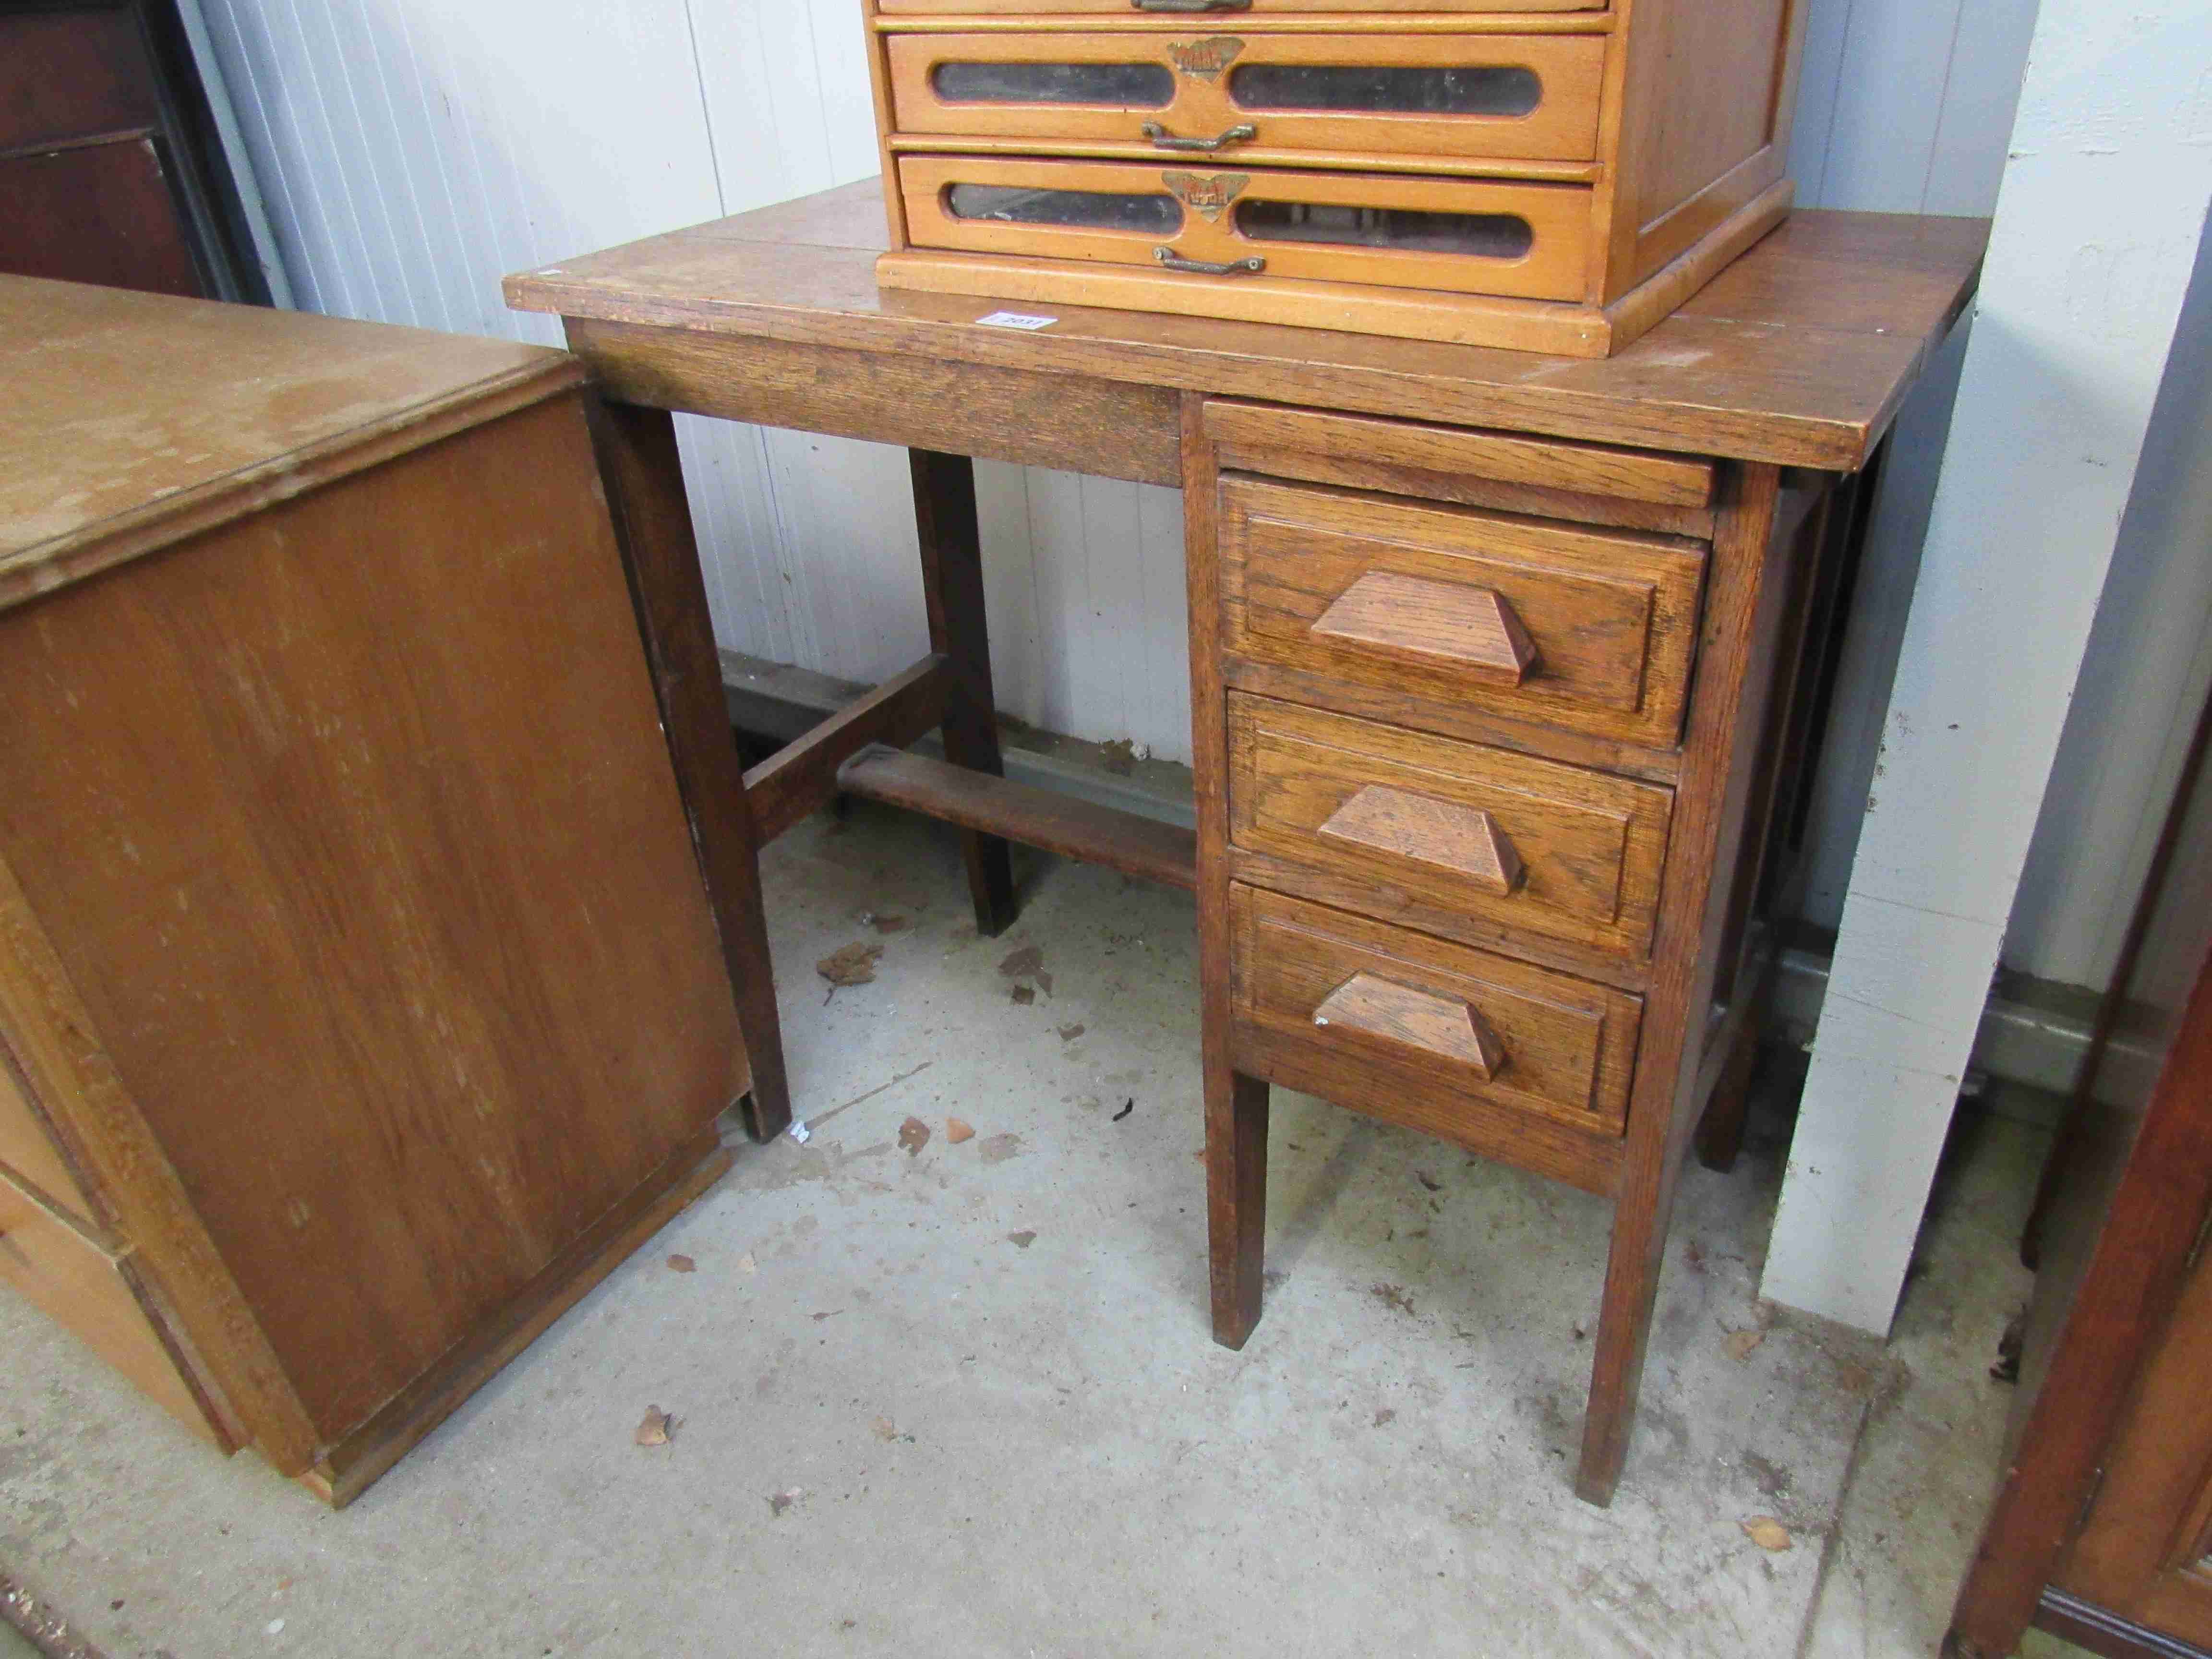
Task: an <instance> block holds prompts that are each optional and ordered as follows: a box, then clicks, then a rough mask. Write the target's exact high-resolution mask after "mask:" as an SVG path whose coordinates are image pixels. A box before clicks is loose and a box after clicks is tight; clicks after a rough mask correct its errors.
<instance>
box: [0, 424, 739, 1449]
mask: <svg viewBox="0 0 2212 1659" xmlns="http://www.w3.org/2000/svg"><path fill="white" fill-rule="evenodd" d="M0 730H4V731H5V732H7V734H8V736H7V740H6V742H5V743H0V856H4V857H5V859H6V860H8V861H9V863H10V864H12V866H14V868H15V871H16V872H17V875H18V878H19V879H20V880H21V884H22V887H23V890H24V892H25V894H26V895H27V898H28V900H29V902H30V904H31V906H32V908H33V909H34V910H35V911H36V912H37V914H38V915H39V916H40V919H41V921H43V922H44V924H45V927H46V932H47V933H48V935H49V936H50V937H51V939H52V941H53V946H54V949H55V951H57V953H58V956H59V957H61V959H62V962H63V964H64V967H65V969H66V971H67V973H68V975H69V976H70V980H71V981H73V982H74V984H75V985H76V987H77V989H78V991H79V993H80V994H82V998H83V1000H84V1002H85V1004H86V1005H87V1006H88V1010H89V1012H90V1017H91V1018H92V1020H93V1021H94V1024H95V1025H96V1026H97V1027H98V1029H99V1030H101V1032H102V1033H103V1034H104V1035H105V1036H106V1039H107V1044H106V1046H107V1048H108V1051H109V1054H110V1055H111V1057H112V1061H113V1063H114V1066H115V1067H116V1068H117V1070H118V1073H120V1074H121V1078H122V1080H123V1082H124V1084H125V1085H126V1086H127V1087H128V1088H129V1090H130V1091H131V1095H132V1096H133V1097H135V1098H136V1099H137V1101H138V1103H140V1109H141V1110H142V1111H143V1115H144V1117H145V1119H146V1121H147V1122H148V1124H149V1127H150V1128H151V1130H152V1132H153V1134H154V1135H155V1138H156V1139H158V1141H159V1143H160V1145H161V1150H162V1152H164V1153H165V1154H166V1156H167V1160H168V1161H169V1163H170V1164H173V1166H174V1168H175V1170H176V1171H177V1174H178V1176H179V1178H180V1179H181V1181H182V1183H183V1185H184V1188H185V1190H186V1192H187V1193H188V1194H190V1197H191V1202H192V1205H193V1206H194V1207H195V1209H196V1210H197V1212H198V1214H199V1216H200V1218H202V1219H203V1220H204V1224H205V1226H206V1228H207V1231H208V1233H209V1234H210V1236H211V1237H212V1239H213V1241H214V1243H215V1246H216V1249H217V1251H218V1252H219V1253H220V1255H221V1256H222V1260H223V1262H224V1264H225V1266H226V1267H227V1268H228V1270H229V1272H230V1273H231V1274H232V1275H233V1276H234V1278H235V1279H236V1280H237V1282H238V1285H239V1286H240V1289H241V1290H242V1291H243V1292H244V1295H245V1297H246V1302H247V1303H248V1304H250V1305H251V1306H252V1309H253V1310H254V1312H255V1315H256V1318H257V1321H258V1324H259V1325H260V1327H261V1328H262V1329H263V1330H264V1331H265V1333H266V1334H267V1339H268V1341H269V1343H270V1346H271V1347H272V1348H273V1349H274V1350H275V1352H276V1355H277V1357H278V1358H279V1359H280V1360H281V1362H282V1364H283V1369H284V1370H285V1371H286V1372H287V1373H288V1374H289V1376H290V1378H291V1379H292V1381H293V1383H294V1384H295V1387H296V1389H298V1392H299V1394H300V1395H301V1398H302V1400H303V1401H305V1403H306V1406H307V1411H308V1414H309V1416H310V1417H311V1418H312V1419H313V1423H314V1425H315V1426H316V1429H317V1431H318V1432H319V1434H320V1436H321V1437H324V1438H325V1440H326V1441H327V1440H331V1439H335V1438H337V1437H339V1436H341V1435H342V1434H343V1432H344V1431H347V1430H349V1428H351V1427H352V1426H354V1425H356V1424H358V1423H359V1422H360V1421H361V1420H362V1419H364V1418H366V1417H367V1416H368V1414H369V1413H372V1412H374V1410H375V1409H376V1408H377V1407H380V1406H381V1405H382V1404H384V1403H385V1402H386V1401H388V1400H389V1399H391V1398H392V1396H393V1395H396V1394H397V1393H398V1391H399V1390H400V1389H402V1388H404V1386H405V1385H406V1384H407V1383H410V1381H411V1380H412V1379H414V1378H415V1377H416V1376H417V1375H418V1374H419V1373H421V1372H422V1370H425V1369H426V1368H428V1366H429V1365H431V1364H433V1363H434V1362H435V1360H437V1359H438V1358H439V1357H440V1356H441V1354H443V1353H445V1352H447V1350H449V1349H451V1348H452V1347H453V1346H454V1345H455V1344H456V1343H458V1342H459V1341H461V1340H464V1339H465V1338H466V1337H467V1336H468V1334H470V1333H471V1330H472V1329H474V1328H476V1327H477V1324H478V1323H479V1322H482V1321H483V1320H484V1319H485V1318H487V1317H489V1316H492V1315H493V1314H494V1313H495V1312H496V1310H498V1309H499V1308H500V1307H501V1304H503V1303H505V1302H506V1301H507V1299H508V1298H510V1297H513V1295H514V1294H515V1293H516V1292H517V1291H519V1290H520V1287H522V1286H523V1285H526V1284H527V1283H528V1282H529V1281H530V1280H531V1279H532V1276H533V1275H534V1274H536V1273H538V1272H539V1271H540V1270H541V1269H542V1268H543V1267H544V1266H545V1265H546V1263H547V1262H549V1261H551V1260H552V1259H553V1258H554V1257H555V1256H556V1255H557V1254H558V1253H559V1252H560V1251H561V1249H562V1248H563V1247H564V1246H565V1245H566V1244H568V1243H569V1242H570V1241H571V1240H572V1239H574V1237H576V1236H577V1235H578V1234H580V1232H582V1231H584V1230H585V1229H586V1228H587V1227H588V1226H590V1225H591V1224H592V1222H594V1221H595V1220H597V1219H598V1218H599V1217H601V1216H602V1215H604V1214H605V1213H606V1212H608V1211H609V1210H611V1208H613V1207H614V1206H616V1205H617V1203H618V1202H619V1201H620V1200H622V1199H623V1197H624V1196H625V1195H626V1194H629V1193H630V1192H631V1191H632V1190H633V1189H634V1188H636V1187H638V1186H639V1185H640V1184H641V1182H645V1181H646V1180H647V1178H648V1177H649V1176H652V1175H653V1172H654V1171H655V1170H657V1169H659V1167H660V1165H661V1164H664V1163H665V1160H666V1159H667V1158H669V1156H670V1155H671V1152H673V1151H674V1149H676V1148H677V1147H678V1146H682V1145H684V1143H686V1142H687V1141H689V1140H690V1139H693V1138H694V1137H696V1135H697V1134H698V1133H700V1131H701V1128H702V1126H703V1125H705V1124H707V1123H708V1122H710V1121H712V1120H713V1119H714V1116H715V1115H717V1114H718V1113H719V1112H720V1110H721V1109H723V1108H724V1107H725V1106H726V1105H727V1103H729V1100H730V1098H731V1096H732V1091H733V1090H734V1089H739V1088H742V1087H743V1086H744V1072H743V1064H742V1056H741V1054H740V1053H739V1049H738V1036H737V1032H736V1023H735V1013H734V1008H733V1005H732V999H731V994H730V990H729V986H728V982H727V980H726V976H725V975H724V972H723V969H722V966H721V962H720V955H719V951H718V948H717V945H716V941H715V936H714V927H713V922H712V920H711V918H710V916H709V915H708V911H707V908H706V904H705V900H704V896H703V895H702V891H701V888H700V883H699V878H698V872H697V869H696V865H695V863H694V861H693V858H692V854H691V848H690V842H689V838H688V836H687V833H686V830H685V825H684V816H683V809H682V806H681V805H680V803H679V802H678V799H677V794H676V790H675V785H674V782H673V781H672V779H671V776H670V775H669V767H668V760H667V754H666V750H665V745H664V744H663V742H662V739H661V736H660V732H659V724H658V720H657V718H656V715H655V713H654V706H653V696H652V692H651V688H650V684H649V682H648V680H647V675H646V671H645V667H644V663H643V659H642V655H641V649H640V647H639V644H638V641H637V636H636V634H635V624H634V622H633V619H632V612H631V607H630V602H629V594H628V592H627V590H626V587H625V585H624V580H623V574H622V570H621V568H620V565H619V563H618V562H617V554H616V550H615V546H614V543H613V538H612V532H611V528H610V526H609V523H608V519H607V513H606V507H605V503H604V501H603V498H602V496H601V495H600V491H599V483H598V478H597V476H596V472H595V470H594V465H593V461H592V451H591V448H590V444H589V441H588V437H587V435H586V430H585V427H584V423H583V420H582V416H581V413H580V410H579V408H578V406H577V404H576V403H575V401H574V398H562V399H561V400H559V401H557V402H555V403H550V404H543V405H540V406H539V407H538V408H535V409H532V410H526V411H524V412H522V413H520V414H516V415H513V416H507V418H505V419H503V420H501V421H498V422H495V423H493V424H491V425H489V426H486V427H483V428H478V429H477V430H475V431H472V432H468V433H465V434H463V435H459V436H458V437H455V438H453V439H449V440H447V441H445V442H443V443H441V444H439V445H435V446H434V447H430V448H428V449H425V450H422V451H419V452H416V453H413V454H411V455H409V456H407V457H404V458H403V459H400V460H398V461H395V462H392V463H389V464H387V465H384V466H381V467H379V468H376V469H374V470H373V471H368V472H366V473H362V474H360V475H357V476H356V477H352V478H349V479H348V480H346V481H344V482H343V483H340V484H337V485H335V486H332V487H331V488H329V489H324V490H321V491H319V492H316V493H313V494H311V495H306V496H303V497H301V498H300V499H298V500H296V501H292V502H289V503H287V504H285V505H284V506H283V507H278V508H276V509H273V510H271V511H270V512H268V513H264V514H262V515H260V516H259V517H258V518H256V519H253V520H246V521H241V522H240V523H237V524H234V525H231V526H226V527H225V528H223V529H222V530H219V531H216V532H210V533H209V534H208V535H205V536H203V537H200V538H197V539H195V540H193V541H191V542H187V543H185V544H182V545H180V546H179V547H177V548H175V549H173V550H170V551H168V552H167V553H166V554H163V555H160V556H154V557H150V558H148V559H145V560H142V561H140V562H137V563H135V564H132V565H131V566H129V567H127V568H123V569H120V570H118V571H115V572H112V573H111V574H108V575H106V576H104V577H100V578H97V579H94V580H90V581H88V582H85V583H83V584H81V585H79V586H76V587H73V588H71V589H69V590H67V591H66V592H62V593H60V594H58V595H56V596H54V597H53V598H52V599H49V600H46V601H43V602H41V603H39V604H35V605H28V606H26V607H24V608H23V609H21V610H20V611H15V612H13V613H10V614H9V616H8V617H5V618H0Z"/></svg>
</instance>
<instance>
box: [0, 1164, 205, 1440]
mask: <svg viewBox="0 0 2212 1659" xmlns="http://www.w3.org/2000/svg"><path fill="white" fill-rule="evenodd" d="M128 1271H129V1270H128V1269H127V1268H125V1267H124V1266H123V1265H122V1264H121V1263H119V1262H118V1261H115V1260H114V1259H112V1258H111V1257H110V1256H108V1255H106V1254H105V1253H104V1252H102V1251H101V1250H100V1249H97V1248H95V1247H94V1245H93V1244H92V1243H91V1242H90V1241H89V1240H88V1239H87V1238H85V1237H83V1235H82V1234H80V1233H79V1232H77V1231H76V1230H75V1229H74V1228H72V1227H70V1226H69V1225H67V1224H65V1223H64V1222H62V1221H59V1220H58V1219H56V1218H54V1217H53V1216H51V1215H49V1214H47V1213H46V1211H45V1210H44V1209H42V1208H41V1207H40V1206H39V1205H38V1204H37V1203H35V1202H33V1200H31V1199H30V1198H28V1197H27V1196H26V1195H25V1194H23V1193H21V1191H19V1190H18V1189H17V1188H15V1185H14V1184H13V1183H12V1182H9V1181H8V1180H7V1179H6V1178H5V1177H4V1176H0V1283H4V1284H6V1285H10V1286H12V1287H13V1288H14V1289H15V1291H17V1292H18V1293H19V1294H21V1296H23V1297H26V1298H27V1300H29V1301H30V1302H31V1303H32V1304H34V1305H35V1306H37V1307H39V1308H40V1309H41V1310H44V1311H45V1312H46V1314H47V1315H48V1316H50V1317H51V1318H52V1319H53V1320H54V1321H55V1322H57V1323H58V1324H62V1325H66V1326H67V1327H68V1328H70V1330H72V1331H74V1332H76V1334H77V1335H78V1336H79V1337H81V1338H82V1339H83V1340H84V1341H85V1343H86V1344H87V1345H88V1346H89V1347H91V1349H92V1350H93V1352H95V1353H97V1354H98V1355H99V1356H100V1358H102V1359H105V1360H106V1362H107V1363H108V1364H111V1365H112V1366H113V1367H114V1368H115V1369H116V1370H118V1371H120V1372H122V1373H123V1375H124V1376H126V1377H128V1378H129V1379H130V1380H131V1382H132V1383H134V1384H136V1385H137V1388H138V1389H139V1390H140V1392H142V1393H143V1394H144V1395H147V1396H148V1397H149V1399H151V1400H152V1401H154V1402H155V1404H156V1405H158V1406H160V1407H161V1408H162V1409H163V1410H165V1411H167V1413H169V1415H170V1416H172V1417H173V1418H175V1419H177V1420H178V1421H179V1423H182V1424H183V1425H185V1427H186V1428H188V1429H190V1430H191V1431H192V1432H193V1433H195V1434H199V1435H204V1436H205V1437H208V1438H209V1439H211V1440H214V1441H215V1442H216V1443H217V1444H219V1445H221V1446H222V1447H223V1449H225V1450H229V1449H232V1447H231V1442H230V1439H229V1437H228V1436H227V1435H226V1434H224V1433H223V1432H222V1431H220V1430H218V1429H217V1428H216V1425H215V1424H214V1423H213V1421H212V1420H211V1419H210V1415H209V1413H207V1411H206V1410H205V1409H204V1407H202V1405H201V1402H200V1400H199V1397H198V1396H197V1394H196V1393H195V1392H194V1390H193V1389H192V1388H191V1385H190V1384H188V1383H186V1382H185V1378H184V1375H183V1372H182V1371H181V1370H180V1369H179V1365H178V1363H177V1361H176V1360H175V1359H174V1358H172V1356H171V1354H170V1352H169V1349H168V1346H167V1344H166V1343H164V1342H163V1341H162V1340H161V1335H160V1334H159V1333H158V1332H157V1331H156V1330H155V1325H154V1322H153V1320H152V1318H151V1317H150V1316H149V1315H148V1314H147V1312H146V1310H145V1309H144V1308H143V1306H141V1305H140V1303H139V1300H138V1294H137V1290H136V1289H135V1288H134V1287H133V1286H132V1285H131V1283H130V1281H129V1279H128V1278H127V1277H126V1274H127V1273H128Z"/></svg>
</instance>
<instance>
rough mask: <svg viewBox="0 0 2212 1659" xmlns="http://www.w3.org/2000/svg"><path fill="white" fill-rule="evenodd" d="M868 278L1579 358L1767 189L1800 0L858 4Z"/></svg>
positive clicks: (1714, 265)
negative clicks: (870, 252)
mask: <svg viewBox="0 0 2212 1659" xmlns="http://www.w3.org/2000/svg"><path fill="white" fill-rule="evenodd" d="M865 3H866V5H867V7H868V24H869V29H870V46H871V62H872V67H873V71H874V74H875V77H876V91H877V111H878V123H879V125H880V129H881V133H882V139H883V149H884V180H885V194H886V200H887V205H888V208H889V211H890V231H891V241H890V252H889V253H887V254H886V255H885V256H884V260H883V261H882V263H881V264H880V266H879V267H878V281H879V282H880V283H882V284H883V286H884V287H885V288H890V289H922V290H928V291H935V292H942V293H956V294H973V295H984V296H991V297H997V298H1000V299H1003V300H1011V301H1021V302H1024V304H1034V303H1044V304H1052V303H1064V304H1072V305H1096V306H1109V307H1123V308H1128V309H1137V310H1152V311H1163V312H1170V313H1182V314H1186V315H1198V316H1206V317H1216V318H1221V319H1233V320H1242V321H1249V322H1271V323H1286V324H1291V325H1303V326H1309V327H1322V328H1330V329H1338V330H1348V331H1355V332H1368V333H1378V334H1386V335H1395V336H1399V337H1408V338H1416V339H1427V340H1437V341H1450V342H1457V343H1468V344H1477V345H1502V346H1511V347H1518V348H1522V349H1531V350H1543V351H1552V352H1557V353H1561V354H1564V355H1569V356H1608V355H1610V354H1611V353H1612V352H1613V351H1614V350H1617V349H1620V347H1621V346H1622V345H1624V344H1626V343H1627V342H1628V341H1629V340H1631V339H1632V338H1634V337H1636V336H1637V335H1638V334H1640V333H1642V332H1643V331H1644V330H1646V329H1648V328H1650V326H1651V325H1653V324H1655V323H1656V322H1658V321H1659V320H1660V319H1662V317H1664V316H1665V315H1666V314H1667V313H1668V312H1670V311H1671V310H1672V309H1674V307H1676V306H1678V305H1680V303H1681V302H1682V301H1684V300H1686V299H1687V298H1688V297H1689V296H1690V295H1692V294H1693V293H1695V292H1696V291H1697V289H1699V288H1700V287H1702V286H1703V285H1704V284H1705V283H1706V282H1708V281H1710V280H1711V277H1712V276H1715V275H1717V273H1718V272H1719V271H1720V270H1721V269H1723V267H1724V266H1725V265H1726V264H1728V263H1729V260H1731V259H1733V258H1735V256H1736V255H1737V254H1739V253H1741V252H1743V251H1744V250H1745V249H1746V248H1747V247H1749V246H1751V245H1752V243H1753V242H1754V241H1756V240H1758V239H1759V237H1760V236H1762V235H1764V234H1765V233H1766V232H1767V231H1768V230H1770V229H1771V228H1773V227H1774V226H1775V225H1776V224H1778V223H1779V222H1781V220H1782V219H1783V217H1784V216H1786V214H1787V213H1788V211H1789V207H1790V185H1788V183H1787V181H1786V180H1785V179H1784V176H1783V172H1784V144H1783V142H1782V140H1783V138H1784V136H1786V133H1787V131H1788V126H1789V119H1790V106H1791V105H1792V103H1793V101H1794V98H1793V93H1794V88H1795V85H1796V66H1797V58H1798V51H1799V41H1800V40H1801V38H1802V12H1803V6H1802V0H1613V4H1611V5H1596V6H1572V5H1565V4H1559V3H1550V4H1546V3H1529V0H1523V3H1521V4H1518V5H1516V6H1514V7H1511V8H1510V9H1509V8H1506V7H1503V6H1500V5H1497V4H1493V3H1482V0H1455V3H1431V4H1429V5H1426V6H1421V5H1415V4H1407V3H1403V0H1401V3H1398V4H1395V5H1392V6H1390V7H1389V8H1387V9H1386V8H1383V7H1380V6H1376V5H1374V4H1371V3H1370V4H1364V5H1362V4H1357V3H1352V0H1328V3H1326V4H1323V3H1316V0H1114V3H1111V4H1109V3H1106V0H1091V3H1079V0H1048V3H986V0H865Z"/></svg>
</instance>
